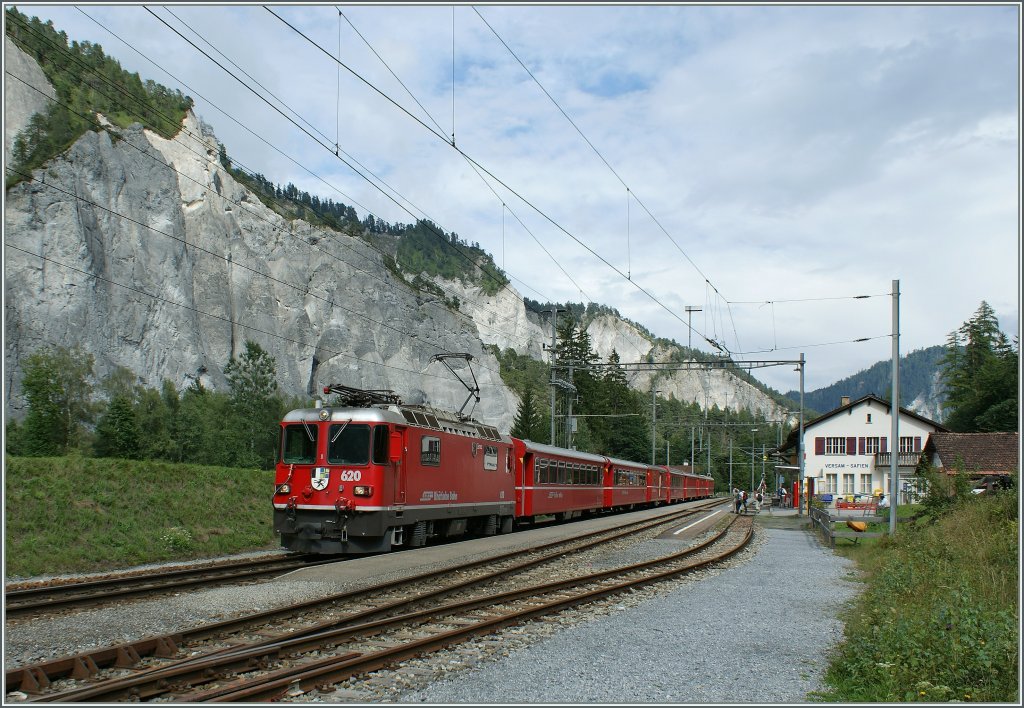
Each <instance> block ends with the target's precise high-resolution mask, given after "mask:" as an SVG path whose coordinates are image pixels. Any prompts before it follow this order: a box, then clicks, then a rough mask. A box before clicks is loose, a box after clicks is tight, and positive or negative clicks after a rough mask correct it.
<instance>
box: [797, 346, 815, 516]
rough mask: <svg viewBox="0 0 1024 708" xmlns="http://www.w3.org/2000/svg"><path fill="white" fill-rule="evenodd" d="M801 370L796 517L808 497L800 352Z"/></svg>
mask: <svg viewBox="0 0 1024 708" xmlns="http://www.w3.org/2000/svg"><path fill="white" fill-rule="evenodd" d="M799 368H800V435H799V436H797V448H796V454H797V459H798V460H799V462H798V463H797V464H799V465H800V480H799V483H798V486H797V489H799V490H800V503H799V504H797V507H796V515H797V516H801V515H802V513H803V512H802V511H801V509H802V508H803V503H804V497H806V496H807V495H806V494H804V353H803V352H800V366H799ZM807 504H808V506H807V510H808V511H807V513H808V514H809V513H811V512H810V509H811V507H810V502H809V501H808V502H807Z"/></svg>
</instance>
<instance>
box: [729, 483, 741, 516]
mask: <svg viewBox="0 0 1024 708" xmlns="http://www.w3.org/2000/svg"><path fill="white" fill-rule="evenodd" d="M732 496H733V502H734V504H735V505H736V513H737V514H738V513H740V504H742V503H743V495H741V494H740V490H739V488H738V487H733V488H732Z"/></svg>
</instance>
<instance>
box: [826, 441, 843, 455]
mask: <svg viewBox="0 0 1024 708" xmlns="http://www.w3.org/2000/svg"><path fill="white" fill-rule="evenodd" d="M825 454H826V455H845V454H846V438H825Z"/></svg>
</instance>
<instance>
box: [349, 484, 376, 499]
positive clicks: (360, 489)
mask: <svg viewBox="0 0 1024 708" xmlns="http://www.w3.org/2000/svg"><path fill="white" fill-rule="evenodd" d="M352 493H353V494H355V495H356V496H357V497H369V496H372V495H373V487H370V486H368V485H365V484H360V485H357V486H356V487H353V488H352Z"/></svg>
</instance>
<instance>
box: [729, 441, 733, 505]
mask: <svg viewBox="0 0 1024 708" xmlns="http://www.w3.org/2000/svg"><path fill="white" fill-rule="evenodd" d="M732 490H733V486H732V435H730V436H729V494H732Z"/></svg>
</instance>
